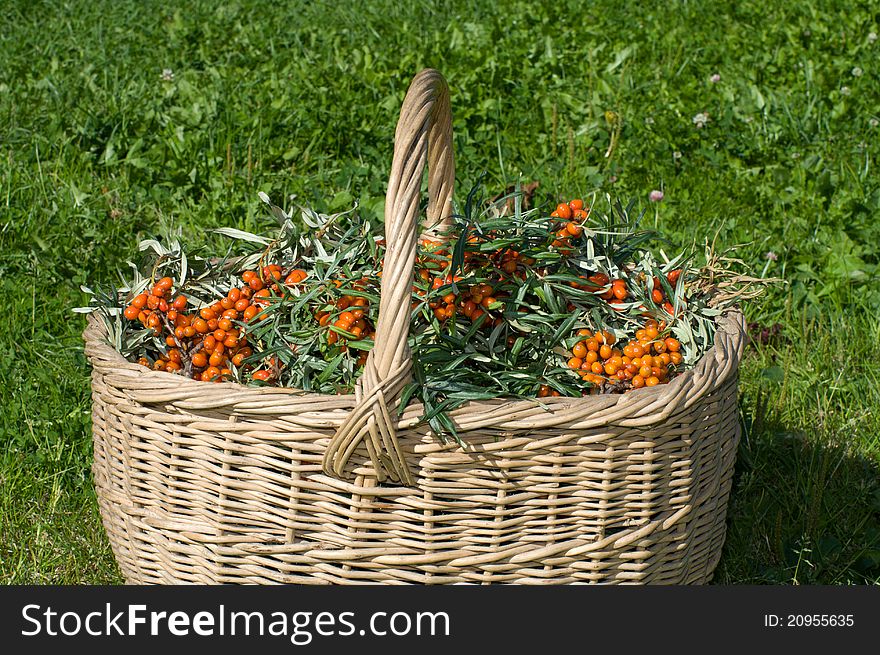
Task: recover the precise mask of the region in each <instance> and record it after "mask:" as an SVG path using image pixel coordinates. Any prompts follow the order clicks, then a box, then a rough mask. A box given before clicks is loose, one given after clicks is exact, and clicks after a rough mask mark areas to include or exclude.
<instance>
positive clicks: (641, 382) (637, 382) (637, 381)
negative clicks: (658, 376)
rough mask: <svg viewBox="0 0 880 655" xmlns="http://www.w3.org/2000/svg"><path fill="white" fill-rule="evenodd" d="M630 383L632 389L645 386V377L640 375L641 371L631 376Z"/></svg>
mask: <svg viewBox="0 0 880 655" xmlns="http://www.w3.org/2000/svg"><path fill="white" fill-rule="evenodd" d="M632 385H633V389H641V388H642V387H644V386H645V378H644V377H643V376H642V374H641V373H640V374H639V375H636V376H634V377H633V379H632Z"/></svg>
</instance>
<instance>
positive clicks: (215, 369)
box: [123, 265, 306, 382]
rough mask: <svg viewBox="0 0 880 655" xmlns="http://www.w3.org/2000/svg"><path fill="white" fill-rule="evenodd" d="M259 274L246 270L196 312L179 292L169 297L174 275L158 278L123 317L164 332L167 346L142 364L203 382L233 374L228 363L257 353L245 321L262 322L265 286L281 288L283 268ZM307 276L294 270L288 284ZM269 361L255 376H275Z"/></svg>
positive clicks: (267, 290) (266, 296) (272, 267)
mask: <svg viewBox="0 0 880 655" xmlns="http://www.w3.org/2000/svg"><path fill="white" fill-rule="evenodd" d="M261 273H262V275H261V274H259V273H257V272H256V271H245V272H244V273H243V274H242V276H241V280H242V282H243V283H244V284H243V285H242V286H240V287H233V288H232V289H230V290H229V292H228V293H227V294H226V296H225V297H223V298H222V299H220V300H218V301H216V302H215V303H213V304H212V305H208V306H205V307H202V308H201V309H199V310H198V311H195V312H192V313H187V312H186V311H185V310H186V309H187V307H188V305H189V301H188V300H187V298H186V296H183V295H180V294H178V295H177V297H175V298H174V299H173V300H171V296H173V295H174V294H173V293H172V289H173V286H174V281H173V280H172V279H171V278H170V277H163V278H162V279H160V280H159V281H157V282H156V283H155V284H154V285H153V286H152V288H150V290H149V292H148V293H141V294H138V295H137V296H135V297H134V298H133V299H132V300H131V303H130V304H129V305H128V306H127V307H126V308H125V310H124V312H123V315H124V316H125V318H126V319H128V320H130V321H138V322H140V323H141V325H143V326H144V327H146V328H149V329H152V330H153V331H154V333H155V334H156V335H157V336H159V337H163V336H164V341H165V345H166V346H167V350H166V351H164V352H163V353H161V354H160V355H159V356H158V357H157V358H156V359H155V361H153V362H150V360H149V359H148V358H147V357H141V358H140V359H139V360H138V363H139V364H141V365H143V366H146V367H149V368H152V369H153V370H157V371H166V372H169V373H177V372H183V373H186V374H189V375H191V376H192V378H193V379H196V380H202V381H204V382H210V381H220V380H223V379H225V378H228V377H229V376H231V374H232V369H231V368H229V367H230V365H233V366H236V367H241V366H242V365H243V363H244V360H245V359H247V358H248V357H250V356H251V355H252V354H253V349H252V348H251V347H250V346H249V345H248V342H247V335H246V334H244V331H243V329H242V328H243V325H242V324H247V323H249V322H257V321H259V320H260V317H261V314H260V312H261V310H262V308H263V307H264V306H265V305H267V304H268V303H269V302H270V298H271V291H270V288H268V287H267V286H266V285H267V284H269V285H271V289H272V290H275V291H279V286H278V281H280V279H281V267H280V266H277V265H270V266H264V267H263V268H262V270H261ZM305 277H306V273H305V271H301V270H294V271H291V272H290V273H289V274H288V275H287V278H286V279H285V281H284V282H285V284H288V285H290V284H297V283H299V282H301V281H302V280H303V279H305ZM273 282H274V284H273ZM265 364H266V365H267V366H268V367H269V368H267V369H261V370H256V371H254V372H253V378H254V379H256V380H269V379H271V378H272V377H273V372H272V368H274V367H277V361H276V360H274V358H270V360H267V361H266V362H265ZM245 368H246V369H247V370H251V369H252V368H253V367H245Z"/></svg>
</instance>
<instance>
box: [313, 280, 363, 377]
mask: <svg viewBox="0 0 880 655" xmlns="http://www.w3.org/2000/svg"><path fill="white" fill-rule="evenodd" d="M367 284H368V280H367V279H366V278H363V279H361V280H358V281H357V282H355V283H354V284H353V285H352V286H353V287H354V288H355V289H365V288H366V287H367ZM336 286H337V287H340V286H342V282H340V281H338V280H337V281H336ZM333 304H334V306H335V311H332V312H331V311H328V310H327V309H322V310H319V311H318V312H316V313H315V318H316V319H317V321H318V325H320V326H321V327H326V328H328V329H329V331H328V333H327V344H328V345H330V346H333V345H339V346H340V347H341V348H342V349H343V350H347V349H348V341H349V339H351V340H360V339H373V337H374V336H375V335H376V328H375V326H374V325H373V323H372V321H371V320H370V318H369V316H368V313H369V307H370V302H369V301H368V300H367V299H366V298H364V297H363V296H355V295H351V294H347V295H343V296H341V297H340V298H339V299H338V300H337V301H336V302H335V303H333ZM334 317H335V319H334ZM331 326H332V328H336V329H335V330H334V329H330V328H331ZM367 353H368V351H366V350H361V351H360V354H359V355H358V360H357V363H358V366H363V365H364V364H366V362H367Z"/></svg>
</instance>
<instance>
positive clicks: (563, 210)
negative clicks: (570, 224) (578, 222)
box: [556, 202, 572, 221]
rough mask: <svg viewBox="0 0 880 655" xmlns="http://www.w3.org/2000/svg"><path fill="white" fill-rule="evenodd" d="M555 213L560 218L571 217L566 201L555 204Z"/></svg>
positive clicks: (567, 218) (566, 218)
mask: <svg viewBox="0 0 880 655" xmlns="http://www.w3.org/2000/svg"><path fill="white" fill-rule="evenodd" d="M556 213H557V215H558V216H559V218H561V219H562V220H565V221H567V220H569V219H570V218H571V214H572V211H571V207H569V206H568V205H567V204H566V203H564V202H561V203H559V204H558V205H556Z"/></svg>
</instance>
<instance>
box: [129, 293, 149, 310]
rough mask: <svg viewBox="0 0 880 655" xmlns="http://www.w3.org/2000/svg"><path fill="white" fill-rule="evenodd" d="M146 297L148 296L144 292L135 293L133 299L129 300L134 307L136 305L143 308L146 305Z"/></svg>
mask: <svg viewBox="0 0 880 655" xmlns="http://www.w3.org/2000/svg"><path fill="white" fill-rule="evenodd" d="M147 298H148V296H147V294H145V293H139V294H138V295H136V296H135V297H134V299H133V300H132V301H131V304H132V305H133V306H134V307H137V308H138V309H143V308H144V307H146V305H147Z"/></svg>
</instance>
